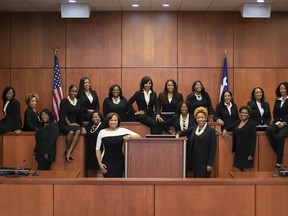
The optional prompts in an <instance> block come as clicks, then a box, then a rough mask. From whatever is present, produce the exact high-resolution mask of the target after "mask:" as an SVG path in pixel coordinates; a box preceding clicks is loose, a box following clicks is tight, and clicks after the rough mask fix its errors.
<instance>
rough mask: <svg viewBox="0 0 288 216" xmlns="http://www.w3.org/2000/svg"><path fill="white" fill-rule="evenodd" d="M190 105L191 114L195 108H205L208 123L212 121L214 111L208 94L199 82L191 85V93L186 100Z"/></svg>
mask: <svg viewBox="0 0 288 216" xmlns="http://www.w3.org/2000/svg"><path fill="white" fill-rule="evenodd" d="M186 101H189V102H190V103H191V104H192V113H194V110H195V109H196V108H197V107H200V106H202V107H205V108H206V109H207V110H208V115H209V119H208V120H209V121H213V115H214V109H213V107H212V103H211V99H210V96H209V94H208V92H206V91H205V88H204V86H203V84H202V82H201V81H200V80H197V81H195V82H194V83H193V85H192V93H191V94H189V95H188V96H187V98H186Z"/></svg>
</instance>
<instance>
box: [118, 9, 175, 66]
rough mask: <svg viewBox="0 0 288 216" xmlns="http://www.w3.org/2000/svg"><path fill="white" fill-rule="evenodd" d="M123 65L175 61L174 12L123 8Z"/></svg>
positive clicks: (160, 64) (157, 64)
mask: <svg viewBox="0 0 288 216" xmlns="http://www.w3.org/2000/svg"><path fill="white" fill-rule="evenodd" d="M122 24H123V27H122V29H123V30H122V34H123V35H122V44H123V48H122V55H123V58H122V62H123V63H122V65H123V67H175V66H176V65H177V13H176V12H123V23H122Z"/></svg>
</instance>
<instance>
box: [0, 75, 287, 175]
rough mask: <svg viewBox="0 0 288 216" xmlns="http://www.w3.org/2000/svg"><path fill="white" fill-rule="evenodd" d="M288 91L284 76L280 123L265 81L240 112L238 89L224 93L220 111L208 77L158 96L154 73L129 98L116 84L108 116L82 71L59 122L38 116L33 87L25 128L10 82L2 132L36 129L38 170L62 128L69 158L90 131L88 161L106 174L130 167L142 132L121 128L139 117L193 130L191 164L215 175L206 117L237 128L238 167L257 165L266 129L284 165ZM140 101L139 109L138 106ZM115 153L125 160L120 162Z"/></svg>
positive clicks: (164, 127)
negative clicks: (127, 148) (127, 151)
mask: <svg viewBox="0 0 288 216" xmlns="http://www.w3.org/2000/svg"><path fill="white" fill-rule="evenodd" d="M287 90H288V83H287V82H282V83H280V84H279V86H278V87H277V88H276V96H277V99H276V100H275V104H274V109H273V122H272V124H270V123H271V119H272V118H271V113H270V107H269V104H268V103H267V102H266V101H265V96H264V91H263V89H262V88H261V87H256V88H254V89H253V91H252V94H251V100H250V101H249V102H248V103H247V105H244V106H241V107H240V109H239V111H238V108H237V105H236V104H235V103H234V101H233V96H232V93H231V92H230V91H225V92H223V94H222V96H221V101H220V102H219V103H218V105H217V107H216V111H214V109H213V107H212V103H211V99H210V96H209V94H208V93H207V92H206V91H205V88H204V86H203V84H202V82H201V81H199V80H197V81H195V82H194V83H193V85H192V92H191V94H189V95H188V96H187V97H186V100H184V99H183V95H182V94H181V93H179V92H178V87H177V84H176V82H175V81H174V80H167V81H166V83H165V87H164V91H163V92H162V93H160V94H159V96H158V97H157V94H156V92H155V91H154V90H153V81H152V79H151V78H150V77H148V76H145V77H143V78H142V80H141V82H140V88H139V90H138V91H136V92H135V93H134V94H133V96H132V97H131V98H130V99H129V100H127V99H126V98H125V97H124V96H123V95H122V90H121V87H120V86H119V85H116V84H115V85H112V86H111V87H110V89H109V94H108V97H107V98H105V100H104V102H103V115H102V114H101V113H100V112H99V110H100V105H99V100H98V96H97V93H96V91H94V90H92V88H91V82H90V80H89V78H87V77H83V78H81V80H80V83H79V89H78V87H77V86H76V85H74V84H73V85H71V86H70V87H69V93H68V96H67V98H64V99H63V100H62V101H61V103H60V116H59V124H56V123H55V122H54V118H53V115H52V114H51V111H50V110H48V109H44V110H42V111H41V112H40V115H39V114H38V113H37V111H36V105H37V103H38V102H39V96H38V95H37V94H36V93H30V94H28V95H27V97H26V98H25V101H26V104H27V105H28V107H27V109H26V111H25V115H24V116H25V119H24V127H23V128H21V127H22V123H21V117H20V103H19V102H18V101H17V100H16V99H15V95H16V93H15V90H14V88H13V87H6V88H5V89H4V90H3V94H2V100H3V113H4V115H5V117H4V118H3V119H2V120H1V121H0V135H1V134H3V133H5V132H9V131H10V132H11V131H15V133H20V132H21V129H22V130H24V131H35V132H36V135H35V137H36V146H35V150H34V157H35V159H36V160H37V161H38V169H49V167H50V164H51V162H52V161H54V160H55V154H56V138H57V136H58V134H59V132H61V133H63V134H65V135H66V146H67V149H66V151H65V155H64V157H65V160H66V161H67V162H71V161H72V160H74V159H75V158H74V156H73V150H74V149H75V146H76V145H77V142H78V140H79V137H80V135H81V134H86V136H87V154H86V164H87V165H88V168H89V167H90V168H91V170H92V171H94V172H95V169H96V168H97V167H98V168H99V167H100V169H101V170H102V172H103V173H104V176H107V177H115V176H117V177H121V176H122V174H123V170H122V169H124V167H123V161H124V159H123V158H124V155H123V153H122V143H123V137H124V138H127V137H138V136H139V135H138V134H136V133H134V132H132V131H129V130H127V129H124V128H121V127H120V122H121V121H135V120H136V121H139V122H141V123H143V124H145V125H147V126H148V127H150V129H151V134H161V133H162V132H163V131H165V132H166V133H170V134H174V135H176V137H178V136H187V137H188V148H187V149H188V151H187V168H188V169H192V170H193V174H194V176H195V177H209V176H210V171H211V170H212V166H213V163H214V156H215V151H216V132H215V131H214V129H212V128H210V127H209V125H208V124H207V122H208V121H215V122H218V123H219V124H220V125H221V129H222V131H221V134H222V136H223V137H225V136H227V131H233V133H234V136H233V138H234V139H233V151H234V152H235V159H234V169H235V170H240V171H245V170H249V169H250V168H251V167H253V164H254V162H253V159H254V152H255V145H256V129H258V130H264V129H265V130H267V135H268V138H269V141H270V143H271V146H272V148H273V150H274V151H275V153H276V155H277V161H276V167H281V166H282V162H283V149H284V140H285V138H286V137H287V136H288V127H286V125H287V123H288V102H287V100H286V99H287V97H288V94H287ZM134 103H136V105H137V109H135V108H134V107H136V106H134ZM238 112H239V113H238ZM105 118H106V120H105ZM83 121H88V122H89V124H88V125H86V126H84V124H83ZM97 137H98V138H97ZM121 140H122V141H121ZM116 143H117V144H116ZM116 146H117V147H116ZM95 148H96V157H95ZM104 152H105V153H104ZM103 153H104V154H103ZM115 160H116V161H118V162H119V161H121V162H119V163H118V162H117V163H116V165H115V164H113V163H114V162H115ZM111 161H112V163H110V162H111ZM120 163H121V166H120V165H119V164H120ZM115 167H116V168H115ZM115 170H116V171H115ZM119 170H122V171H119ZM121 172H122V174H121V175H120V173H121Z"/></svg>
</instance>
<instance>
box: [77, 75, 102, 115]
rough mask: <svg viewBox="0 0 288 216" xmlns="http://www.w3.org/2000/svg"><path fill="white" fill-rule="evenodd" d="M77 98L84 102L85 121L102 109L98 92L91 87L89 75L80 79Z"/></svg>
mask: <svg viewBox="0 0 288 216" xmlns="http://www.w3.org/2000/svg"><path fill="white" fill-rule="evenodd" d="M77 99H79V100H80V101H81V102H82V106H83V121H89V120H90V115H91V113H92V112H94V111H99V110H100V106H99V101H98V96H97V93H96V91H94V90H92V89H91V82H90V79H89V78H87V77H82V78H81V79H80V82H79V91H78V93H77Z"/></svg>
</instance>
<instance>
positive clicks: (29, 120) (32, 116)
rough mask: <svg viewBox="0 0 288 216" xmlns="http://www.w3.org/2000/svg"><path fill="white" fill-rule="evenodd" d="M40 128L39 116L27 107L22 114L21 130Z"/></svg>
mask: <svg viewBox="0 0 288 216" xmlns="http://www.w3.org/2000/svg"><path fill="white" fill-rule="evenodd" d="M39 128H40V116H39V114H38V113H37V112H35V111H34V110H33V109H32V108H31V107H29V106H28V107H27V109H26V111H25V114H24V126H23V129H22V130H23V131H37V130H38V129H39Z"/></svg>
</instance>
